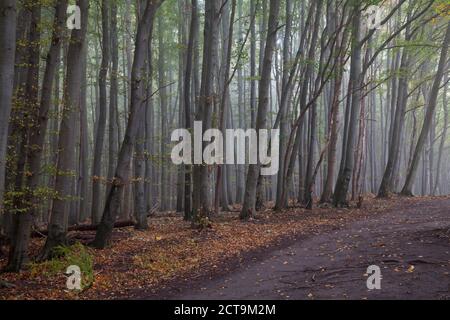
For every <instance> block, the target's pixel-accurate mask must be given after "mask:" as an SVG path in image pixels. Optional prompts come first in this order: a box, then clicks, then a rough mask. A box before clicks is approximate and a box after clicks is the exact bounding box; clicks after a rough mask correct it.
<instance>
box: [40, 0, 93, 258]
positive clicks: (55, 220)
mask: <svg viewBox="0 0 450 320" xmlns="http://www.w3.org/2000/svg"><path fill="white" fill-rule="evenodd" d="M77 5H78V6H79V7H80V9H81V29H79V30H77V29H74V30H73V31H72V36H71V40H70V44H69V52H68V56H67V74H66V81H65V83H66V87H65V92H64V101H63V103H64V106H63V114H62V121H61V128H60V133H59V142H58V149H59V159H58V166H57V172H60V173H62V174H59V175H57V176H56V181H55V189H56V192H57V193H58V197H57V198H56V199H55V200H54V201H53V206H52V215H51V219H50V223H49V225H48V231H49V232H48V237H47V241H46V243H45V245H44V248H43V250H42V252H41V255H40V258H41V259H46V258H48V257H49V256H50V255H51V253H52V250H53V249H54V248H55V247H56V246H59V245H64V244H66V241H67V239H66V234H67V223H68V214H69V202H68V201H67V200H68V199H67V197H70V196H71V195H70V188H71V182H72V179H73V176H72V173H73V172H74V170H75V161H74V158H75V157H74V153H75V140H74V138H75V128H74V125H75V122H76V121H74V119H76V115H75V112H79V107H80V86H81V80H82V73H83V72H82V67H83V59H80V57H81V55H82V53H83V50H84V49H83V47H84V46H85V36H86V31H87V22H88V21H87V18H88V17H87V16H88V1H87V0H78V1H77Z"/></svg>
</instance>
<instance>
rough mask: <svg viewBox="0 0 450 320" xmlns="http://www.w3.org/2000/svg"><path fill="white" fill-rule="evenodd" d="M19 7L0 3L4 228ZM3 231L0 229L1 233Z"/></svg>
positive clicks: (0, 197)
mask: <svg viewBox="0 0 450 320" xmlns="http://www.w3.org/2000/svg"><path fill="white" fill-rule="evenodd" d="M16 23H17V7H16V1H15V0H5V1H2V2H1V3H0V30H2V31H1V32H0V47H1V48H2V51H3V52H2V54H1V55H0V227H2V226H3V224H2V220H3V219H2V218H3V213H4V212H3V194H4V190H5V167H6V147H7V144H8V122H9V116H10V114H11V107H12V97H13V87H14V61H15V53H16ZM1 232H2V230H1V229H0V233H1Z"/></svg>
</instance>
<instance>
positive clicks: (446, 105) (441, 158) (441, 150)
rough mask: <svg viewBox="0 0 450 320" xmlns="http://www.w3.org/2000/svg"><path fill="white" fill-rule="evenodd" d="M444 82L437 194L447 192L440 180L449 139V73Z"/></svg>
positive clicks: (437, 168) (437, 167)
mask: <svg viewBox="0 0 450 320" xmlns="http://www.w3.org/2000/svg"><path fill="white" fill-rule="evenodd" d="M444 83H445V87H444V98H443V102H442V108H443V110H444V129H443V132H442V136H441V142H440V144H439V155H438V161H437V166H436V173H437V174H436V181H435V182H434V188H433V195H437V193H438V190H439V192H440V193H441V194H443V193H444V192H445V191H444V190H440V182H441V169H442V160H443V154H444V147H445V142H446V139H447V132H448V125H449V123H448V97H447V92H448V74H447V75H445V78H444Z"/></svg>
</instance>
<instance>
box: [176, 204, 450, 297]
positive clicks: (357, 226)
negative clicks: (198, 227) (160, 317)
mask: <svg viewBox="0 0 450 320" xmlns="http://www.w3.org/2000/svg"><path fill="white" fill-rule="evenodd" d="M449 228H450V200H448V199H447V200H445V199H442V200H430V201H427V200H425V201H421V202H420V203H411V204H409V205H408V206H407V207H403V208H402V209H401V210H390V211H388V212H386V213H385V214H382V215H377V216H374V217H373V218H369V219H366V220H361V221H357V222H354V223H351V224H349V225H348V226H346V227H345V228H343V229H339V230H335V231H331V232H328V233H323V234H320V235H317V236H311V237H309V238H307V239H304V240H302V241H300V240H299V241H297V242H295V243H294V244H293V245H290V246H288V247H286V248H283V249H280V250H275V251H273V252H270V253H269V254H267V255H265V256H264V258H263V259H261V260H259V261H254V262H245V263H243V264H242V265H241V267H240V268H239V269H238V270H235V271H234V272H232V273H231V274H228V275H226V276H218V277H217V278H215V279H214V278H213V279H211V280H207V281H206V282H205V281H202V282H201V283H199V284H196V283H194V282H193V283H192V286H191V289H189V290H184V291H182V292H181V293H179V294H172V295H168V297H169V298H170V299H189V300H190V299H193V300H195V299H213V300H214V299H235V300H243V299H244V300H246V299H256V300H258V299H450V275H449V274H450V234H449V233H448V232H447V231H448V230H449ZM370 265H378V266H379V267H380V268H381V272H382V277H383V279H382V282H381V286H382V288H381V290H373V291H369V290H368V289H367V286H366V281H367V275H365V273H366V270H367V267H368V266H370Z"/></svg>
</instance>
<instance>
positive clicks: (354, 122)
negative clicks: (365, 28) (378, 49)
mask: <svg viewBox="0 0 450 320" xmlns="http://www.w3.org/2000/svg"><path fill="white" fill-rule="evenodd" d="M354 11H355V12H354V13H353V14H354V16H353V40H352V55H351V57H352V62H351V67H350V82H351V83H350V84H349V85H350V86H351V88H352V89H351V100H352V101H351V110H350V117H349V123H348V136H347V139H346V145H347V147H346V150H345V158H344V159H343V161H344V163H343V170H342V172H341V173H340V175H339V177H338V180H337V182H336V187H335V194H334V205H335V206H344V205H347V193H348V189H349V184H350V180H351V178H352V174H353V169H354V164H355V157H354V153H355V151H356V150H355V142H356V141H355V140H356V134H357V132H358V116H359V115H360V107H361V105H360V104H361V88H360V86H361V83H362V79H361V74H362V72H361V67H362V66H361V51H362V48H361V43H360V40H359V39H360V37H361V34H360V33H361V32H360V31H361V5H360V4H355V8H354Z"/></svg>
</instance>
